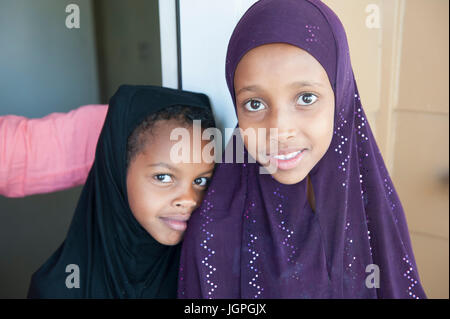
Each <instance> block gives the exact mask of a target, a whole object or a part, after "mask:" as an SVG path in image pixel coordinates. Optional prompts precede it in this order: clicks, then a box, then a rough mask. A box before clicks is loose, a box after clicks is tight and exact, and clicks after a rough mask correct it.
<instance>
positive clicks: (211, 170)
mask: <svg viewBox="0 0 450 319" xmlns="http://www.w3.org/2000/svg"><path fill="white" fill-rule="evenodd" d="M213 171H214V168H212V169H210V170H209V171H206V172H203V173H200V174H198V175H199V176H200V175H206V174H209V173H212V172H213Z"/></svg>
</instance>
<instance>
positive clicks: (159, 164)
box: [147, 162, 214, 176]
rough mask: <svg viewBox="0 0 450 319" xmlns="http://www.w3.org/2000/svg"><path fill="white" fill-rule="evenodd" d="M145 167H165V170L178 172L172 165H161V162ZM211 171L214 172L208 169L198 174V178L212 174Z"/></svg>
mask: <svg viewBox="0 0 450 319" xmlns="http://www.w3.org/2000/svg"><path fill="white" fill-rule="evenodd" d="M147 166H149V167H155V166H163V167H166V168H168V169H170V170H172V171H176V172H179V169H178V168H176V167H175V166H172V165H169V164H167V163H163V162H159V163H156V164H149V165H147ZM213 171H214V168H212V169H210V170H209V171H206V172H203V173H200V174H198V175H199V176H200V175H205V174H208V173H212V172H213Z"/></svg>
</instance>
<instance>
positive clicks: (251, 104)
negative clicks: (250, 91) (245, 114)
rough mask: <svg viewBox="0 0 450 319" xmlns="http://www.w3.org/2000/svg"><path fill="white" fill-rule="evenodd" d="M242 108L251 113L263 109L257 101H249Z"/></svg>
mask: <svg viewBox="0 0 450 319" xmlns="http://www.w3.org/2000/svg"><path fill="white" fill-rule="evenodd" d="M244 106H245V108H246V109H247V110H249V111H252V112H254V111H260V110H262V109H264V105H263V104H262V103H261V102H260V101H258V100H250V101H248V102H247V103H245V105H244Z"/></svg>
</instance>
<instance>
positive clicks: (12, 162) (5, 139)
mask: <svg viewBox="0 0 450 319" xmlns="http://www.w3.org/2000/svg"><path fill="white" fill-rule="evenodd" d="M107 111H108V105H85V106H82V107H79V108H78V109H76V110H73V111H71V112H68V113H52V114H50V115H47V116H45V117H43V118H39V119H28V118H25V117H22V116H15V115H6V116H0V195H4V196H7V197H23V196H27V195H32V194H38V193H49V192H53V191H58V190H63V189H67V188H70V187H74V186H78V185H81V184H83V183H84V182H85V181H86V178H87V175H88V173H89V170H90V168H91V166H92V163H93V161H94V157H95V148H96V146H97V140H98V137H99V135H100V131H101V129H102V127H103V123H104V121H105V117H106V113H107Z"/></svg>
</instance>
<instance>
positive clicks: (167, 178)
mask: <svg viewBox="0 0 450 319" xmlns="http://www.w3.org/2000/svg"><path fill="white" fill-rule="evenodd" d="M154 178H155V179H156V180H157V181H159V182H161V183H170V182H172V176H170V175H169V174H158V175H155V176H154Z"/></svg>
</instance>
